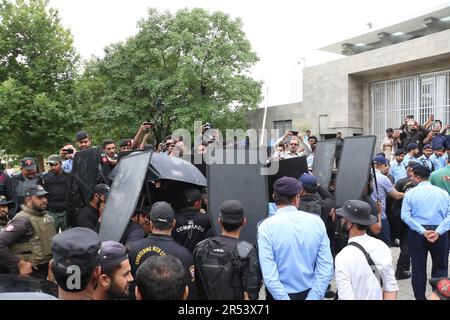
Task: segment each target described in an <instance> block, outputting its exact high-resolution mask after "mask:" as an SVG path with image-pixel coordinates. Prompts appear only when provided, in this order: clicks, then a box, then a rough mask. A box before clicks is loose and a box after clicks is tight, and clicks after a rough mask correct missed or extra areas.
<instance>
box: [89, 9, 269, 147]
mask: <svg viewBox="0 0 450 320" xmlns="http://www.w3.org/2000/svg"><path fill="white" fill-rule="evenodd" d="M138 27H139V31H138V33H137V34H136V35H135V36H133V37H130V38H129V39H128V40H127V41H125V42H123V43H118V44H113V45H111V46H109V47H107V48H105V56H104V58H103V59H98V58H97V59H94V60H92V61H91V62H90V64H89V66H87V68H86V72H87V73H88V74H89V76H84V77H83V78H82V79H81V80H80V81H87V82H90V81H92V79H93V78H95V79H97V80H98V81H99V83H101V85H98V83H97V85H96V86H95V87H93V86H92V82H90V85H87V86H84V87H85V88H89V87H90V88H93V92H94V94H92V95H90V96H91V98H89V99H88V100H87V101H88V102H81V103H82V105H83V106H82V108H84V109H86V108H89V104H91V103H92V96H95V98H94V100H95V107H94V108H93V111H94V112H93V113H92V117H91V119H90V128H91V131H93V132H94V135H95V136H101V137H115V138H124V137H131V136H132V135H133V134H134V132H135V130H136V127H137V126H138V125H139V123H140V122H142V121H144V120H147V119H149V120H153V121H155V123H156V124H157V125H162V127H160V128H158V132H160V133H161V135H160V136H159V139H161V137H162V136H163V135H166V134H168V133H170V132H171V131H172V130H173V129H175V128H185V129H188V130H191V131H192V130H193V124H194V121H195V120H202V121H203V122H210V123H213V124H214V125H215V126H216V127H218V128H221V129H224V128H244V127H245V113H246V112H247V111H248V110H252V109H254V108H256V107H257V106H258V104H259V102H260V101H261V83H260V82H257V81H255V80H253V79H252V78H251V77H250V76H249V69H250V68H251V67H252V66H253V65H254V64H255V63H256V62H257V61H258V57H257V56H256V54H255V53H254V52H253V51H252V49H251V45H250V42H249V41H248V40H247V39H246V37H245V34H244V32H243V30H242V22H241V20H240V19H231V18H230V17H229V16H228V15H226V14H224V13H221V12H214V13H209V12H207V11H205V10H203V9H193V10H191V11H189V10H187V9H185V10H181V11H178V12H177V13H175V14H171V13H169V12H164V13H159V12H158V11H157V10H155V9H149V11H148V16H147V17H146V18H145V19H143V20H141V21H140V22H139V23H138ZM99 88H100V90H99ZM88 92H89V90H88ZM101 92H103V96H101V97H100V98H99V94H100V93H101ZM85 96H89V94H87V95H86V94H85ZM159 97H161V98H162V99H163V100H164V104H165V106H164V108H163V109H162V111H160V110H158V109H157V108H156V103H155V102H156V100H157V99H158V98H159Z"/></svg>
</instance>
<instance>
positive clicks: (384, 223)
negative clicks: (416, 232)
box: [378, 218, 391, 247]
mask: <svg viewBox="0 0 450 320" xmlns="http://www.w3.org/2000/svg"><path fill="white" fill-rule="evenodd" d="M378 239H380V240H381V241H383V242H384V243H386V245H387V246H388V247H390V246H391V228H390V226H389V221H388V219H387V218H386V219H381V231H380V234H379V235H378Z"/></svg>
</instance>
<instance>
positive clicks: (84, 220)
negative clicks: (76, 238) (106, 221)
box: [74, 183, 110, 233]
mask: <svg viewBox="0 0 450 320" xmlns="http://www.w3.org/2000/svg"><path fill="white" fill-rule="evenodd" d="M109 190H110V188H109V186H108V185H107V184H104V183H99V184H97V185H96V186H95V187H94V190H93V192H94V194H93V195H92V198H91V201H89V203H88V205H87V206H85V207H83V208H81V209H78V210H77V211H76V213H75V218H74V220H75V222H74V227H81V228H88V229H91V230H93V231H95V232H97V233H98V231H99V229H100V223H101V221H102V213H103V210H104V209H105V205H106V198H107V196H108V194H109Z"/></svg>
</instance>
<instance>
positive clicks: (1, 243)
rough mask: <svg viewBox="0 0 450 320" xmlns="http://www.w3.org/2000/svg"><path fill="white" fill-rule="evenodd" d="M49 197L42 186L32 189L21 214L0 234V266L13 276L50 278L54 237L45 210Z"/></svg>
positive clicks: (35, 186)
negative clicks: (17, 274) (14, 274)
mask: <svg viewBox="0 0 450 320" xmlns="http://www.w3.org/2000/svg"><path fill="white" fill-rule="evenodd" d="M47 194H48V192H47V191H45V189H44V187H42V186H40V185H33V186H31V187H29V188H28V189H27V191H26V194H25V204H24V205H22V206H21V208H22V211H20V212H19V213H17V214H16V215H15V217H14V218H13V219H12V220H11V221H10V222H9V223H8V225H7V226H6V227H5V230H4V231H3V232H1V233H0V264H1V265H3V266H5V267H7V268H8V269H9V271H10V272H11V273H19V274H20V275H23V276H30V275H32V276H33V277H37V278H42V279H46V278H47V272H48V262H49V261H50V259H51V258H52V252H51V241H52V238H53V236H54V235H55V226H54V222H53V218H52V217H51V216H49V215H48V214H47V212H46V211H45V210H46V208H47Z"/></svg>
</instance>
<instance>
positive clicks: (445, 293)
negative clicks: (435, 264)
mask: <svg viewBox="0 0 450 320" xmlns="http://www.w3.org/2000/svg"><path fill="white" fill-rule="evenodd" d="M429 283H430V285H431V287H432V288H433V290H434V291H435V292H436V294H437V295H438V296H439V298H441V300H450V278H448V277H447V278H444V277H442V278H431V279H430V280H429Z"/></svg>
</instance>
